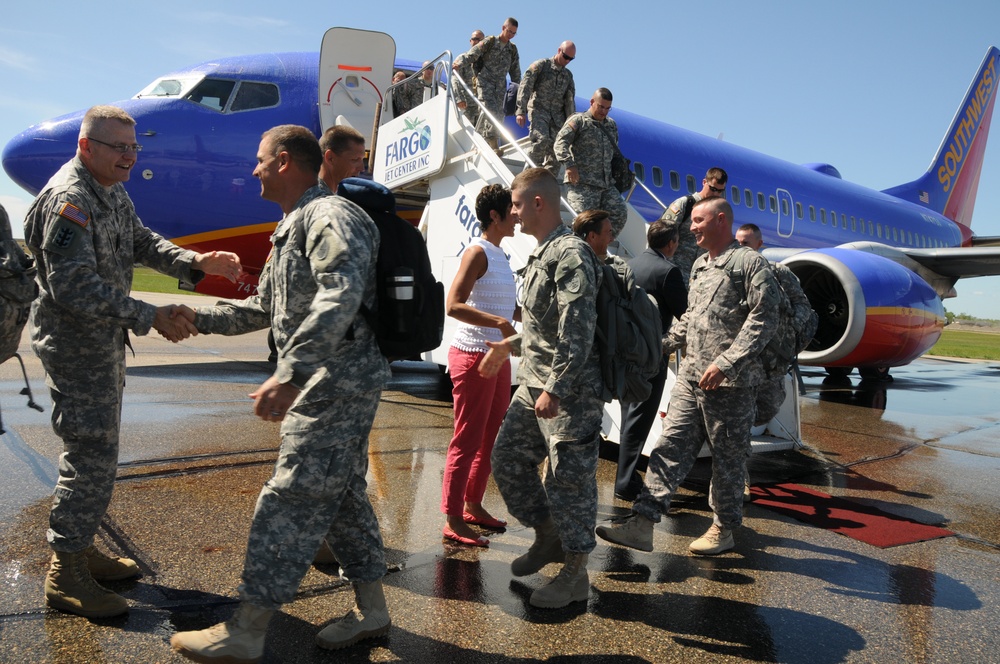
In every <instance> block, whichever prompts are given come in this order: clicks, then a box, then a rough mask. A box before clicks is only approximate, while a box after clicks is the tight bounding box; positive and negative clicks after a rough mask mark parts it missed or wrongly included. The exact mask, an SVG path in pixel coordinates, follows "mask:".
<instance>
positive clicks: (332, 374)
mask: <svg viewBox="0 0 1000 664" xmlns="http://www.w3.org/2000/svg"><path fill="white" fill-rule="evenodd" d="M271 241H272V242H273V243H274V248H273V249H272V251H271V256H270V257H269V258H268V261H267V263H266V264H265V265H264V270H263V271H262V272H261V275H260V282H259V284H258V286H257V294H256V295H253V296H251V297H249V298H247V299H245V300H222V301H220V302H219V303H218V304H217V305H216V306H214V307H198V315H197V317H196V319H195V325H196V326H197V327H198V330H199V331H201V332H205V333H216V334H226V335H233V334H243V333H245V332H251V331H254V330H260V329H264V328H266V327H267V326H268V325H269V324H270V326H271V330H272V331H273V332H274V341H275V344H276V345H277V347H278V348H279V349H280V351H279V357H278V366H277V368H276V369H275V372H274V377H275V378H277V379H278V381H279V382H282V383H289V382H290V383H292V384H293V385H295V386H296V387H300V388H305V389H306V390H311V391H313V392H314V393H315V394H317V396H318V398H324V397H325V398H329V396H332V395H337V394H357V393H359V392H364V391H370V390H376V389H381V388H382V387H384V385H385V383H386V382H387V381H388V379H389V365H388V363H387V362H386V360H385V358H384V357H383V356H382V354H381V352H379V349H378V345H377V343H376V341H375V335H374V333H373V332H372V330H371V328H369V327H368V325H367V323H365V322H364V318H363V317H362V316H361V315H360V313H359V309H360V307H361V304H362V303H364V304H365V305H366V306H368V307H369V308H373V307H374V305H375V258H376V255H377V254H378V245H379V232H378V228H376V226H375V224H374V222H372V220H371V219H370V218H369V217H368V215H367V214H365V212H364V211H363V210H362V209H361V208H359V207H358V206H357V205H355V204H354V203H351V202H350V201H348V200H347V199H345V198H342V197H340V196H331V195H330V190H329V189H327V188H326V187H325V186H320V185H317V186H315V187H312V188H311V189H309V190H308V191H307V192H306V193H304V194H303V195H302V197H301V198H300V199H299V200H298V202H297V203H296V204H295V208H294V209H293V210H292V211H291V212H289V213H288V214H287V215H286V216H285V218H284V219H282V220H281V222H280V223H279V224H278V227H277V228H276V229H275V231H274V235H272V236H271ZM352 337H353V338H352ZM303 396H304V395H303ZM300 398H301V397H300Z"/></svg>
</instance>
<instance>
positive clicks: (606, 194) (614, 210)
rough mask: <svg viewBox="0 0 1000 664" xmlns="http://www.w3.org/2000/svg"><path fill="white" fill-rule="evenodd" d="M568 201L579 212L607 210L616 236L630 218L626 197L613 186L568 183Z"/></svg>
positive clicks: (612, 230)
mask: <svg viewBox="0 0 1000 664" xmlns="http://www.w3.org/2000/svg"><path fill="white" fill-rule="evenodd" d="M566 202H567V203H569V205H570V207H572V208H573V209H574V210H576V213H577V214H580V213H581V212H584V211H586V210H604V211H605V212H607V213H608V214H609V215H611V232H612V233H614V236H615V237H618V234H619V233H621V232H622V229H623V228H625V221H626V220H627V219H628V210H627V209H626V208H625V199H623V198H622V195H621V193H619V191H618V190H617V189H615V188H614V187H613V186H612V187H607V188H606V189H602V188H601V187H595V186H594V185H591V184H567V185H566Z"/></svg>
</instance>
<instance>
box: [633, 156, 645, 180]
mask: <svg viewBox="0 0 1000 664" xmlns="http://www.w3.org/2000/svg"><path fill="white" fill-rule="evenodd" d="M632 166H634V167H635V179H636V180H638V181H639V182H645V181H646V167H645V166H643V165H642V162H641V161H637V162H635V163H634V164H632Z"/></svg>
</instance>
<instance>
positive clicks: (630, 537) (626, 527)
mask: <svg viewBox="0 0 1000 664" xmlns="http://www.w3.org/2000/svg"><path fill="white" fill-rule="evenodd" d="M655 525H656V524H655V523H653V522H652V521H650V520H649V519H647V518H646V517H644V516H643V515H641V514H639V513H638V512H631V513H630V514H628V515H626V516H618V517H613V518H612V519H611V520H610V521H609V522H608V524H607V525H601V526H598V527H597V536H598V537H600V538H601V539H602V540H607V541H608V542H612V543H613V544H621V545H622V546H627V547H629V548H632V549H638V550H639V551H652V550H653V526H655Z"/></svg>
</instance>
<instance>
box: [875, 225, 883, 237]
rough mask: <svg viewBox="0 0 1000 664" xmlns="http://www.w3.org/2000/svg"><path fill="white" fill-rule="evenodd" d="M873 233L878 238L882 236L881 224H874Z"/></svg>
mask: <svg viewBox="0 0 1000 664" xmlns="http://www.w3.org/2000/svg"><path fill="white" fill-rule="evenodd" d="M875 235H876V236H878V237H879V238H881V237H882V224H875Z"/></svg>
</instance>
